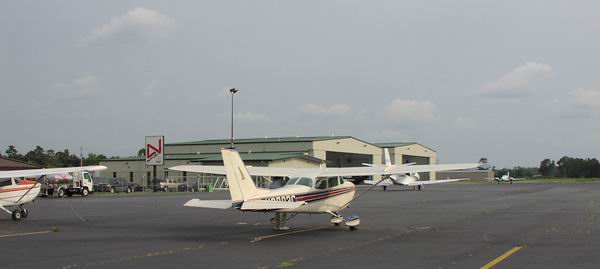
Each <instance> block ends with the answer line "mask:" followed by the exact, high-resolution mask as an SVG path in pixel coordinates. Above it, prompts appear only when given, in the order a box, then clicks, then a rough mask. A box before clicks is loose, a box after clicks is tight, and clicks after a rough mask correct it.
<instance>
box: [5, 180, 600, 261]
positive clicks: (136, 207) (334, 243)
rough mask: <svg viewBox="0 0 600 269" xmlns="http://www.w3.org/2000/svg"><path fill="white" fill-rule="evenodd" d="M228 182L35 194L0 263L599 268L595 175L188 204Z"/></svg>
mask: <svg viewBox="0 0 600 269" xmlns="http://www.w3.org/2000/svg"><path fill="white" fill-rule="evenodd" d="M228 197H229V194H228V193H227V192H216V193H199V194H198V193H196V194H181V195H160V196H141V197H140V196H138V197H132V196H129V197H128V196H127V194H120V195H119V196H118V197H113V198H108V197H99V196H98V195H91V196H89V197H86V198H81V197H72V198H64V199H59V198H40V199H37V200H36V202H35V203H34V204H31V205H29V206H28V208H29V210H30V216H29V217H28V218H27V219H23V220H21V221H19V222H14V221H12V219H11V218H10V216H9V215H7V214H2V215H0V268H482V267H484V266H488V267H484V268H491V267H493V266H495V267H494V268H599V267H600V255H599V254H598V253H600V184H574V185H565V184H548V185H544V184H512V185H509V184H502V185H498V184H493V183H490V184H460V183H459V184H446V185H436V186H427V187H426V188H425V189H424V190H423V191H412V190H408V189H406V188H399V187H397V186H396V187H394V190H391V191H390V190H388V191H381V190H380V189H377V190H373V191H370V192H369V193H367V194H365V195H364V196H363V197H361V198H359V199H358V200H356V201H354V202H353V203H352V204H351V205H350V206H351V207H350V208H348V209H346V210H345V211H343V212H342V213H343V214H344V215H353V214H356V215H359V216H360V217H361V225H360V226H359V228H358V230H356V231H350V230H349V229H348V228H346V227H344V226H339V227H334V226H333V225H331V224H329V217H328V216H326V215H311V216H308V215H299V216H297V217H296V218H294V219H292V220H290V221H289V223H288V225H289V226H291V227H292V229H291V230H289V231H287V232H277V231H274V230H272V225H271V224H270V223H269V219H270V218H271V217H272V214H263V213H242V212H239V211H236V210H232V209H230V210H211V209H196V208H185V207H183V206H182V205H183V203H184V202H186V201H187V200H188V199H190V198H201V199H227V198H228Z"/></svg>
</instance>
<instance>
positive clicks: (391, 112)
mask: <svg viewBox="0 0 600 269" xmlns="http://www.w3.org/2000/svg"><path fill="white" fill-rule="evenodd" d="M434 110H435V104H434V103H432V102H431V101H416V100H409V99H399V98H398V99H394V100H392V102H390V103H389V104H387V105H386V106H385V107H384V112H385V114H386V117H387V118H388V119H389V120H391V121H393V122H395V123H400V124H415V123H423V122H429V121H432V120H434V119H435V116H434Z"/></svg>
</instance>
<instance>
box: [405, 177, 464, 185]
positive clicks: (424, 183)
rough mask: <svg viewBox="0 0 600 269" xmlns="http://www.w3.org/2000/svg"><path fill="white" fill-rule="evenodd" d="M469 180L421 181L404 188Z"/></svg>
mask: <svg viewBox="0 0 600 269" xmlns="http://www.w3.org/2000/svg"><path fill="white" fill-rule="evenodd" d="M467 179H469V178H456V179H440V180H422V181H415V182H411V183H408V184H406V186H419V185H431V184H440V183H449V182H457V181H462V180H467Z"/></svg>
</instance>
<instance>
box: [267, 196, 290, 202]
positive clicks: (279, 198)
mask: <svg viewBox="0 0 600 269" xmlns="http://www.w3.org/2000/svg"><path fill="white" fill-rule="evenodd" d="M263 200H266V201H276V202H296V196H295V195H285V196H275V197H269V198H265V199H263Z"/></svg>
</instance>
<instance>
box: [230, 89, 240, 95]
mask: <svg viewBox="0 0 600 269" xmlns="http://www.w3.org/2000/svg"><path fill="white" fill-rule="evenodd" d="M229 92H230V93H231V94H234V93H236V92H238V90H236V89H235V88H231V89H229Z"/></svg>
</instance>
